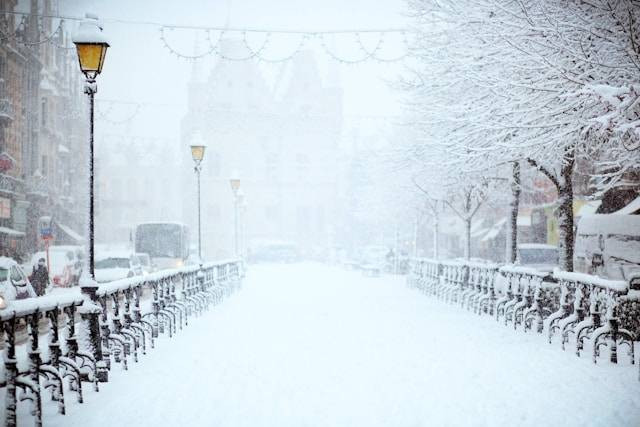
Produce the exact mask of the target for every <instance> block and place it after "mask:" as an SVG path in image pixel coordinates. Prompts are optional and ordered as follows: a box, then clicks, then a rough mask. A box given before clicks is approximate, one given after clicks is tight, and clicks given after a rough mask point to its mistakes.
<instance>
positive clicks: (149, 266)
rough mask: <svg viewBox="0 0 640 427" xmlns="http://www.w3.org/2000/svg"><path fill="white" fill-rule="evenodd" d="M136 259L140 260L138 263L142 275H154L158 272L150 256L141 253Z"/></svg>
mask: <svg viewBox="0 0 640 427" xmlns="http://www.w3.org/2000/svg"><path fill="white" fill-rule="evenodd" d="M135 256H136V258H138V262H139V263H140V267H141V268H142V274H143V275H147V274H149V273H153V272H154V271H156V266H155V265H154V264H153V262H151V257H150V256H149V254H145V253H142V252H139V253H137V254H135Z"/></svg>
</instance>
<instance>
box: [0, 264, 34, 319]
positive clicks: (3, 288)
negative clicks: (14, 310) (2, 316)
mask: <svg viewBox="0 0 640 427" xmlns="http://www.w3.org/2000/svg"><path fill="white" fill-rule="evenodd" d="M35 296H36V293H35V291H34V290H33V287H32V286H31V283H29V279H28V278H27V275H26V274H24V271H23V270H22V267H21V266H20V264H18V263H17V262H16V261H15V260H13V259H11V258H7V257H0V309H1V308H5V307H6V305H7V303H8V302H10V301H13V300H20V299H25V298H31V297H35Z"/></svg>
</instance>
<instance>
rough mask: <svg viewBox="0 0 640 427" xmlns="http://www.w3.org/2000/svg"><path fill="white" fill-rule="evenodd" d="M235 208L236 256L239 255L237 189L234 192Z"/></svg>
mask: <svg viewBox="0 0 640 427" xmlns="http://www.w3.org/2000/svg"><path fill="white" fill-rule="evenodd" d="M233 210H234V230H235V232H234V247H235V253H236V256H238V194H237V191H236V192H235V193H234V201H233Z"/></svg>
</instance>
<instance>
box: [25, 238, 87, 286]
mask: <svg viewBox="0 0 640 427" xmlns="http://www.w3.org/2000/svg"><path fill="white" fill-rule="evenodd" d="M40 258H44V259H45V260H46V259H47V253H46V252H45V251H40V252H36V253H35V254H33V255H32V256H31V261H30V263H29V267H28V268H29V271H28V273H29V274H30V273H31V272H32V271H33V269H34V267H36V266H37V265H38V260H39V259H40ZM48 260H49V265H48V268H49V278H50V279H51V283H52V284H53V286H60V287H70V286H77V285H78V280H79V278H80V270H81V269H82V248H81V247H80V246H50V247H49V257H48Z"/></svg>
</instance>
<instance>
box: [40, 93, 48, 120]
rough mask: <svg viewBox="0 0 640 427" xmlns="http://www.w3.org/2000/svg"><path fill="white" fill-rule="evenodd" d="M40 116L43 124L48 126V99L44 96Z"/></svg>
mask: <svg viewBox="0 0 640 427" xmlns="http://www.w3.org/2000/svg"><path fill="white" fill-rule="evenodd" d="M40 117H41V124H42V126H46V125H47V99H46V98H42V114H41V115H40Z"/></svg>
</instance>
